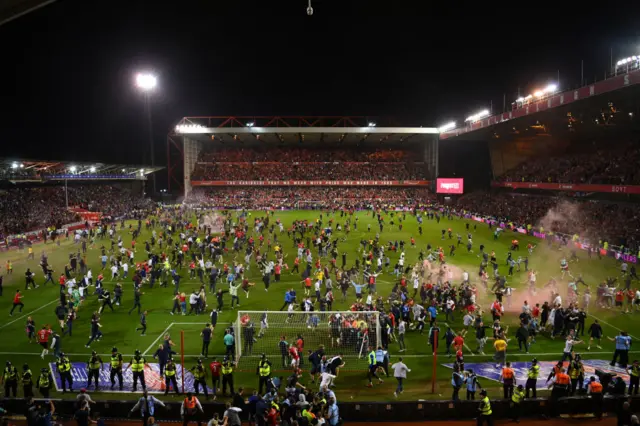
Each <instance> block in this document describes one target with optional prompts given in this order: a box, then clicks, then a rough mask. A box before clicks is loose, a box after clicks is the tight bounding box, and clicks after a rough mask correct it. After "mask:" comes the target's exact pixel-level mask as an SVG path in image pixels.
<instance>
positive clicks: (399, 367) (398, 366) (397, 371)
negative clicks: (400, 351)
mask: <svg viewBox="0 0 640 426" xmlns="http://www.w3.org/2000/svg"><path fill="white" fill-rule="evenodd" d="M391 369H392V370H393V377H395V378H396V380H397V381H398V387H397V388H396V391H395V392H394V393H393V396H395V397H396V398H397V397H398V394H400V393H402V392H403V391H404V388H403V386H402V383H403V382H404V380H405V379H406V378H407V373H410V372H411V370H410V369H409V367H407V366H406V365H405V363H404V362H402V357H400V358H399V359H398V362H396V363H394V364H393V365H392V366H391Z"/></svg>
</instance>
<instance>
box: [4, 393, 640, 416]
mask: <svg viewBox="0 0 640 426" xmlns="http://www.w3.org/2000/svg"><path fill="white" fill-rule="evenodd" d="M53 401H55V404H56V412H57V413H75V412H76V410H77V408H76V404H77V403H76V401H75V399H74V400H55V399H54V400H53ZM624 401H629V402H630V404H631V412H637V411H638V410H640V398H639V397H631V398H625V397H620V398H615V397H610V396H606V397H605V398H604V401H603V402H604V404H603V408H604V412H605V413H615V412H616V411H617V410H618V408H619V407H620V406H621V405H622V403H623V402H624ZM135 403H136V401H117V400H108V401H107V400H98V401H96V403H95V404H92V405H91V412H92V413H100V417H101V418H103V419H104V418H107V419H118V418H121V419H123V418H127V417H129V416H130V415H131V414H130V411H131V409H132V408H133V406H134V404H135ZM201 403H202V408H203V410H204V414H203V416H202V419H203V420H204V421H205V422H206V420H205V419H210V418H212V417H213V415H214V413H219V414H220V415H221V417H222V414H223V413H224V411H225V405H224V404H223V403H219V402H204V399H202V400H201ZM26 404H27V400H26V399H5V400H4V401H3V408H4V409H6V410H7V411H8V412H10V413H25V412H27V405H26ZM180 404H181V403H180V402H165V405H166V407H165V408H158V409H157V414H156V417H158V418H161V419H163V420H169V421H171V420H173V421H179V420H181V417H180ZM478 404H479V401H478V400H475V401H458V402H456V403H454V402H453V401H450V400H449V401H413V402H358V403H356V402H344V401H338V405H339V407H340V417H342V418H343V419H344V420H345V422H354V421H375V422H420V421H425V420H470V419H473V418H476V417H477V416H478ZM491 409H492V411H493V417H494V418H495V419H508V418H509V414H510V410H511V409H510V403H509V401H507V400H492V401H491ZM552 410H553V412H554V414H556V415H571V416H584V415H586V414H590V413H593V410H594V400H593V399H592V398H590V397H588V396H580V397H569V398H560V399H559V400H558V401H557V402H556V403H554V402H553V401H550V400H549V399H546V398H537V399H528V400H524V401H523V402H522V404H521V407H520V417H521V418H540V417H542V416H544V415H547V416H550V415H551V414H552ZM136 415H138V414H136ZM550 417H551V416H550ZM242 419H243V420H246V414H243V415H242Z"/></svg>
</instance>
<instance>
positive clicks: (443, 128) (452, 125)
mask: <svg viewBox="0 0 640 426" xmlns="http://www.w3.org/2000/svg"><path fill="white" fill-rule="evenodd" d="M455 128H456V122H455V121H452V122H450V123H447V124H445V125H443V126H440V127H439V128H438V131H439V132H440V133H444V132H448V131H449V130H453V129H455Z"/></svg>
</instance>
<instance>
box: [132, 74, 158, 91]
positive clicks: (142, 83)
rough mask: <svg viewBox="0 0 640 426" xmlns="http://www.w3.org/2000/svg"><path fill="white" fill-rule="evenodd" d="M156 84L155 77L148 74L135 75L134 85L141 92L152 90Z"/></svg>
mask: <svg viewBox="0 0 640 426" xmlns="http://www.w3.org/2000/svg"><path fill="white" fill-rule="evenodd" d="M157 84H158V79H157V77H156V76H155V75H153V74H149V73H138V74H136V85H137V86H138V88H140V89H141V90H143V91H145V92H146V91H148V90H153V89H154V88H155V87H156V86H157Z"/></svg>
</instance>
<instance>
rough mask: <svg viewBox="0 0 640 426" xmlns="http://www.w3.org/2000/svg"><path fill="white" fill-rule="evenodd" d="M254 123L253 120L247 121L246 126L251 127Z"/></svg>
mask: <svg viewBox="0 0 640 426" xmlns="http://www.w3.org/2000/svg"><path fill="white" fill-rule="evenodd" d="M255 124H256V123H254V122H253V121H250V122H248V123H247V127H253V126H254V125H255Z"/></svg>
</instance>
